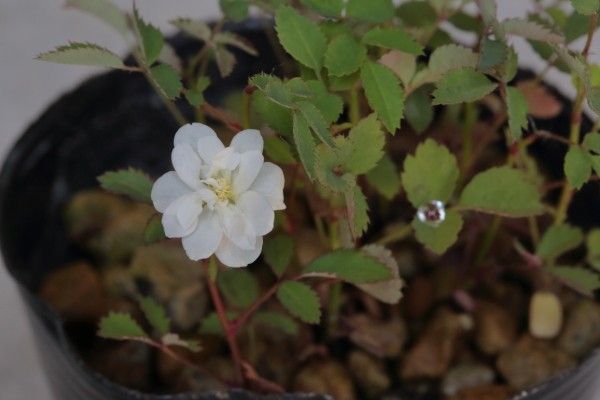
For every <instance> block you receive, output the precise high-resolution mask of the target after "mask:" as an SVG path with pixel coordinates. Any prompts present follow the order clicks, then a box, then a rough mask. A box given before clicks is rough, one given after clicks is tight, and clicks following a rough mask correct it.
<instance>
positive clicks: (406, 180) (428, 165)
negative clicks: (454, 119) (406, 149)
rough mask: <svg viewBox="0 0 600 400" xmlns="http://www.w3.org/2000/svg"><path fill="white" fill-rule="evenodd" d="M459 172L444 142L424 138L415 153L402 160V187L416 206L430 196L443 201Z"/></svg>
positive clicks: (428, 199) (429, 200)
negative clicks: (441, 143) (439, 142)
mask: <svg viewBox="0 0 600 400" xmlns="http://www.w3.org/2000/svg"><path fill="white" fill-rule="evenodd" d="M458 175H459V171H458V165H457V162H456V157H454V155H453V154H452V153H450V151H448V149H447V148H446V147H445V146H443V145H440V144H438V143H436V142H435V141H434V140H433V139H427V140H426V141H425V142H423V143H422V144H420V145H419V147H417V150H416V151H415V154H414V155H408V156H407V157H406V159H405V160H404V172H402V176H401V177H402V187H403V188H404V190H405V191H406V195H407V197H408V200H409V201H410V202H411V204H412V205H413V206H414V207H415V208H419V207H420V206H422V205H423V204H427V203H429V202H431V201H433V200H439V201H441V202H442V203H446V202H447V201H448V200H449V199H450V196H452V193H453V192H454V188H455V187H456V181H457V180H458Z"/></svg>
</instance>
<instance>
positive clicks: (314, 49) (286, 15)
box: [275, 7, 327, 74]
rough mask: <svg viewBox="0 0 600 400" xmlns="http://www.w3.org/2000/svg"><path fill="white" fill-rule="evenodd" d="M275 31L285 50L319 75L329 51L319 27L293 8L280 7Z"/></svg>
mask: <svg viewBox="0 0 600 400" xmlns="http://www.w3.org/2000/svg"><path fill="white" fill-rule="evenodd" d="M275 30H276V31H277V35H278V36H279V41H280V43H281V45H282V46H283V48H284V49H285V50H286V51H287V52H288V53H290V55H291V56H292V57H294V58H295V59H296V60H298V61H299V62H300V63H302V64H304V65H306V66H307V67H309V68H312V69H313V70H315V71H316V72H317V74H318V73H319V71H320V70H321V68H322V67H323V58H324V55H325V51H326V49H327V43H326V40H325V35H323V32H321V30H320V29H319V26H318V25H317V24H316V23H314V22H313V21H311V20H310V19H308V18H306V17H304V16H302V15H300V14H299V13H298V12H297V11H296V10H294V9H293V8H291V7H280V8H279V9H278V10H277V13H276V14H275Z"/></svg>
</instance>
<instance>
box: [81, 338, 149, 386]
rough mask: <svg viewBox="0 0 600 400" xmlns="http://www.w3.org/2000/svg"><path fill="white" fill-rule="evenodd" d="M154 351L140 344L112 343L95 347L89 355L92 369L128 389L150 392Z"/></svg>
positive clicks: (130, 342)
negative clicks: (152, 353)
mask: <svg viewBox="0 0 600 400" xmlns="http://www.w3.org/2000/svg"><path fill="white" fill-rule="evenodd" d="M151 352H152V350H151V349H150V347H149V346H148V345H146V344H144V343H139V342H132V341H129V342H122V343H116V342H110V343H108V344H105V343H102V344H100V345H98V346H96V347H94V348H93V349H92V350H91V351H90V354H89V355H88V362H89V363H90V364H91V366H92V368H94V369H95V370H96V371H98V372H99V373H101V374H102V375H104V376H105V377H107V378H108V379H110V380H111V381H113V382H115V383H118V384H120V385H123V386H126V387H128V388H133V389H138V390H149V389H150V386H151V379H150V374H151V366H152V363H151V362H150V358H151V357H150V356H151Z"/></svg>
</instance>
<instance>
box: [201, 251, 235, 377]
mask: <svg viewBox="0 0 600 400" xmlns="http://www.w3.org/2000/svg"><path fill="white" fill-rule="evenodd" d="M208 265H209V264H208V263H206V267H207V268H206V269H207V279H206V281H207V282H208V290H209V291H210V297H211V299H212V302H213V305H214V307H215V310H216V312H217V317H218V318H219V321H220V322H221V326H222V327H223V331H224V332H225V338H226V339H227V344H228V345H229V350H230V351H231V357H232V359H233V363H234V366H235V374H236V379H237V381H238V383H244V374H243V369H242V365H243V360H242V353H241V352H240V348H239V346H238V343H237V338H236V335H235V331H234V330H233V328H232V326H231V324H230V322H229V320H228V319H227V313H226V312H225V306H224V304H223V300H222V299H221V294H220V293H219V289H217V286H216V285H215V282H214V281H213V280H212V279H211V277H210V276H209V274H208Z"/></svg>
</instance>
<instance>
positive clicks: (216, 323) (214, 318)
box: [199, 311, 238, 335]
mask: <svg viewBox="0 0 600 400" xmlns="http://www.w3.org/2000/svg"><path fill="white" fill-rule="evenodd" d="M237 316H238V314H237V313H235V312H233V311H228V312H227V313H226V317H227V320H229V321H233V320H234V319H235V318H237ZM199 333H201V334H203V335H222V334H223V326H222V325H221V321H220V320H219V316H218V315H217V313H216V312H211V313H210V314H208V315H206V316H205V317H204V319H203V320H202V322H201V323H200V329H199Z"/></svg>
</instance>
